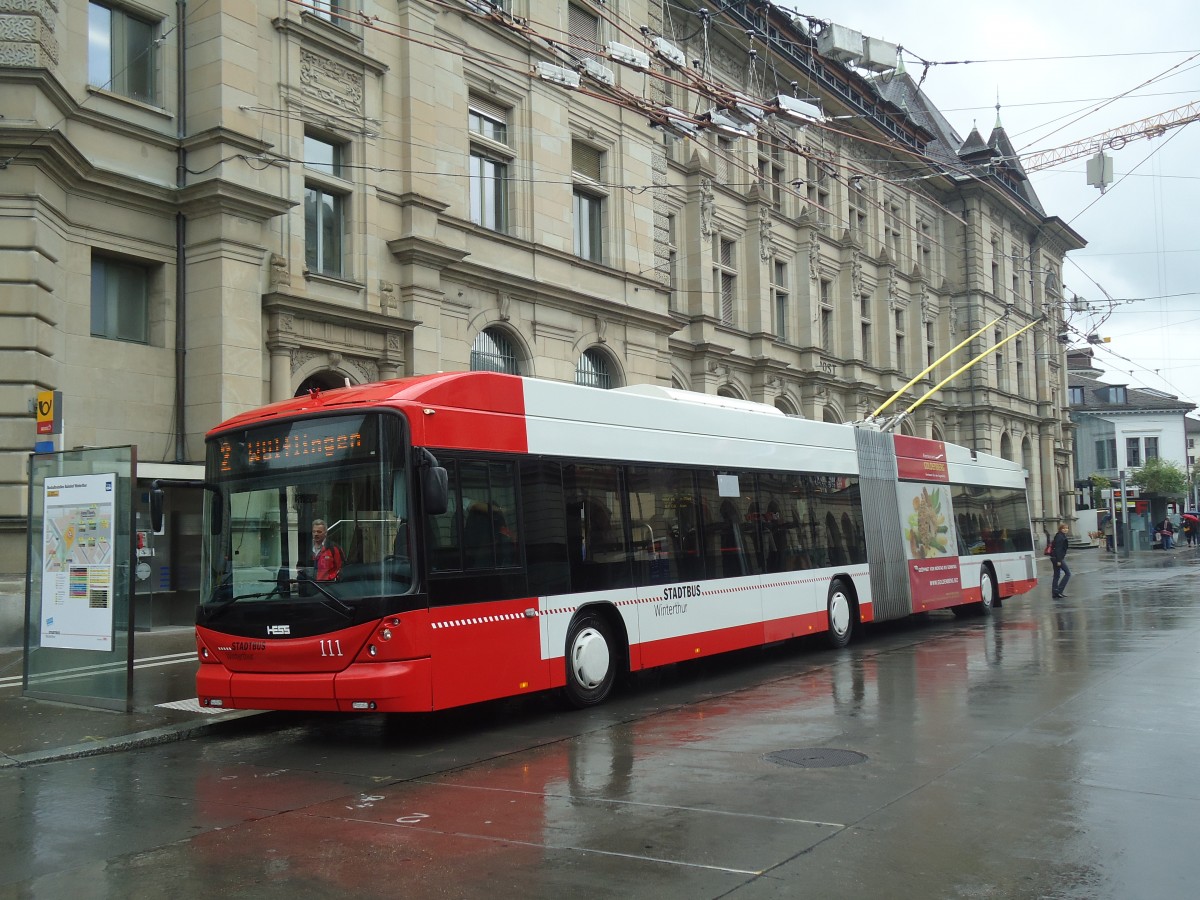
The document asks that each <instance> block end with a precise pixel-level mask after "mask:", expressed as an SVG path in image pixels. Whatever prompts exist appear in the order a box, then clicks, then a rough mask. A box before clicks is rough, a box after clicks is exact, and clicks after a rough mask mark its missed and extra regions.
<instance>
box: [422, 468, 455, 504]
mask: <svg viewBox="0 0 1200 900" xmlns="http://www.w3.org/2000/svg"><path fill="white" fill-rule="evenodd" d="M421 500H422V503H423V506H424V512H425V514H426V515H430V516H440V515H444V514H445V512H446V509H447V508H448V507H449V505H450V477H449V476H448V475H447V474H446V469H445V468H444V467H443V466H425V467H423V468H422V469H421Z"/></svg>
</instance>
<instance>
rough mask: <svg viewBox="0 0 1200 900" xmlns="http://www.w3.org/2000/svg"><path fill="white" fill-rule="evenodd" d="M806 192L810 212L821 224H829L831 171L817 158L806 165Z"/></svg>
mask: <svg viewBox="0 0 1200 900" xmlns="http://www.w3.org/2000/svg"><path fill="white" fill-rule="evenodd" d="M804 188H805V194H806V195H807V199H808V203H809V207H810V209H809V213H810V214H811V215H812V216H813V217H814V218H815V219H816V220H817V222H818V224H820V225H828V224H829V173H828V172H826V170H825V167H824V166H823V165H821V163H819V162H817V161H816V160H812V159H810V160H808V163H807V165H806V166H805V185H804Z"/></svg>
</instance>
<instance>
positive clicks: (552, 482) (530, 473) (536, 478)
mask: <svg viewBox="0 0 1200 900" xmlns="http://www.w3.org/2000/svg"><path fill="white" fill-rule="evenodd" d="M521 514H522V516H523V523H524V524H523V526H522V533H521V538H522V540H523V541H524V543H525V565H526V567H527V569H528V572H529V593H530V594H532V595H533V596H536V597H546V596H550V595H553V594H565V593H567V592H568V591H570V590H571V572H570V569H569V567H568V564H567V533H568V532H567V519H566V509H565V507H564V504H563V491H562V466H561V465H560V464H559V463H557V462H554V461H552V460H542V459H536V458H526V459H522V460H521Z"/></svg>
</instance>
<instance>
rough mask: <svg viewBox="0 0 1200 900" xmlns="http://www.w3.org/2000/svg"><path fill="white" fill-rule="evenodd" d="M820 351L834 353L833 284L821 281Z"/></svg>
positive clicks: (824, 280)
mask: <svg viewBox="0 0 1200 900" xmlns="http://www.w3.org/2000/svg"><path fill="white" fill-rule="evenodd" d="M821 349H822V350H824V351H825V352H826V353H831V354H832V353H834V352H835V350H836V346H835V343H834V331H833V282H831V281H828V280H826V279H824V278H822V279H821Z"/></svg>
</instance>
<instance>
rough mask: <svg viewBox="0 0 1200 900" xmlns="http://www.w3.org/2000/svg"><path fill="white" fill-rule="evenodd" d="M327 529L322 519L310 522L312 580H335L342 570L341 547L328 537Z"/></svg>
mask: <svg viewBox="0 0 1200 900" xmlns="http://www.w3.org/2000/svg"><path fill="white" fill-rule="evenodd" d="M328 532H329V529H328V527H327V526H326V525H325V520H324V519H313V523H312V540H313V546H312V559H313V569H314V570H315V572H316V574H314V575H313V581H336V580H337V577H338V575H339V574H340V573H341V571H342V563H343V561H344V559H343V557H342V550H341V548H340V547H339V546H338V545H337V544H335V543H334V542H333V541H331V540H330V539H329V534H328Z"/></svg>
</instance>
